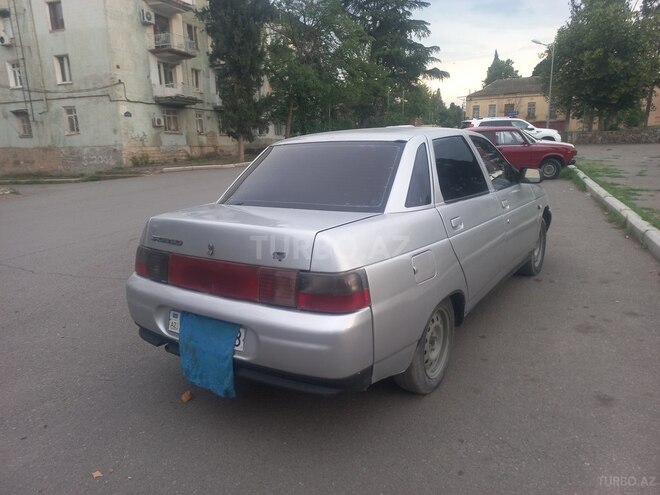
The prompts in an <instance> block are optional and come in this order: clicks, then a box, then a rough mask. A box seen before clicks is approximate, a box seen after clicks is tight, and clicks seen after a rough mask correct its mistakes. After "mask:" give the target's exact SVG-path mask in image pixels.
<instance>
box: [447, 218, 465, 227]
mask: <svg viewBox="0 0 660 495" xmlns="http://www.w3.org/2000/svg"><path fill="white" fill-rule="evenodd" d="M450 222H451V226H452V227H453V228H454V230H459V229H462V228H463V220H462V219H461V217H455V218H452V219H451V220H450Z"/></svg>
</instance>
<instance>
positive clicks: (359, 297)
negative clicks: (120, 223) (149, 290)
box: [135, 246, 371, 314]
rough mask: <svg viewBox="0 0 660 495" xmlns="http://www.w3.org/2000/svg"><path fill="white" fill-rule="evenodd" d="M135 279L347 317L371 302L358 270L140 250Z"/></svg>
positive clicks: (136, 257) (136, 260)
mask: <svg viewBox="0 0 660 495" xmlns="http://www.w3.org/2000/svg"><path fill="white" fill-rule="evenodd" d="M135 272H136V273H137V274H138V275H140V276H141V277H145V278H148V279H150V280H153V281H155V282H161V283H165V284H169V285H173V286H176V287H181V288H184V289H190V290H194V291H197V292H203V293H206V294H213V295H215V296H220V297H227V298H231V299H240V300H244V301H253V302H259V303H264V304H273V305H276V306H285V307H290V308H297V309H300V310H303V311H314V312H318V313H335V314H340V313H352V312H354V311H357V310H359V309H362V308H366V307H368V306H369V305H370V304H371V296H370V293H369V285H368V283H367V276H366V273H365V272H364V270H357V271H352V272H346V273H338V274H327V273H314V272H300V271H297V270H280V269H276V268H270V267H261V266H255V265H247V264H243V263H230V262H228V261H218V260H209V259H205V258H195V257H192V256H185V255H181V254H170V253H167V252H164V251H158V250H155V249H150V248H147V247H144V246H140V247H139V248H138V250H137V253H136V256H135Z"/></svg>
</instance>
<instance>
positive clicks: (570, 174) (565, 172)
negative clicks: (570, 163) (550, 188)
mask: <svg viewBox="0 0 660 495" xmlns="http://www.w3.org/2000/svg"><path fill="white" fill-rule="evenodd" d="M559 177H561V178H562V179H568V180H572V181H573V182H574V183H575V185H576V186H577V187H578V189H579V190H580V191H586V190H587V185H586V184H585V183H584V181H583V180H582V178H581V177H580V176H579V175H578V174H577V172H576V171H575V169H574V168H568V167H566V168H563V169H562V171H561V175H560V176H559Z"/></svg>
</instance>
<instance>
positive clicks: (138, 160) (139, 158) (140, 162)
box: [131, 153, 150, 167]
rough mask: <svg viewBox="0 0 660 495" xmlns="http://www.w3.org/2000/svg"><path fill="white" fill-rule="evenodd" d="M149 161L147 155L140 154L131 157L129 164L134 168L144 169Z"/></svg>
mask: <svg viewBox="0 0 660 495" xmlns="http://www.w3.org/2000/svg"><path fill="white" fill-rule="evenodd" d="M149 163H150V160H149V155H148V154H146V153H140V154H139V155H133V156H132V157H131V164H132V165H133V166H134V167H144V166H146V165H149Z"/></svg>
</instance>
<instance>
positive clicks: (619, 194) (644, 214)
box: [561, 161, 660, 229]
mask: <svg viewBox="0 0 660 495" xmlns="http://www.w3.org/2000/svg"><path fill="white" fill-rule="evenodd" d="M577 168H578V169H580V170H581V171H582V172H584V173H585V174H587V175H588V176H589V178H590V179H592V180H593V181H594V182H596V183H597V184H598V185H599V186H600V187H602V188H603V189H605V190H606V191H607V192H608V193H610V194H611V195H612V196H614V197H615V198H616V199H618V200H619V201H621V202H622V203H623V204H625V205H626V206H627V207H628V208H630V209H631V210H632V211H634V212H635V213H637V214H638V215H639V216H640V217H641V218H642V220H645V221H647V222H648V223H650V224H651V225H653V226H654V227H655V228H656V229H660V210H656V209H654V208H647V207H643V206H639V205H638V204H637V203H636V200H637V199H639V198H640V197H641V196H642V193H643V192H645V191H646V189H640V188H635V187H630V186H626V185H624V184H620V183H618V182H613V181H612V180H608V179H616V178H622V177H625V175H624V174H623V173H622V172H621V171H620V170H619V169H617V168H616V167H613V166H611V165H605V164H603V163H602V162H597V161H578V163H577ZM638 175H639V174H638ZM561 177H562V178H563V179H569V180H572V181H573V182H574V183H575V184H576V185H577V187H578V188H579V189H580V190H581V191H584V190H586V186H585V183H584V180H582V179H581V178H580V177H579V176H578V174H577V172H576V171H575V170H574V169H572V168H565V169H564V170H562V174H561ZM608 218H609V219H611V221H612V222H614V223H616V224H618V225H623V224H624V223H625V222H623V219H622V218H620V215H616V214H613V213H608Z"/></svg>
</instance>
